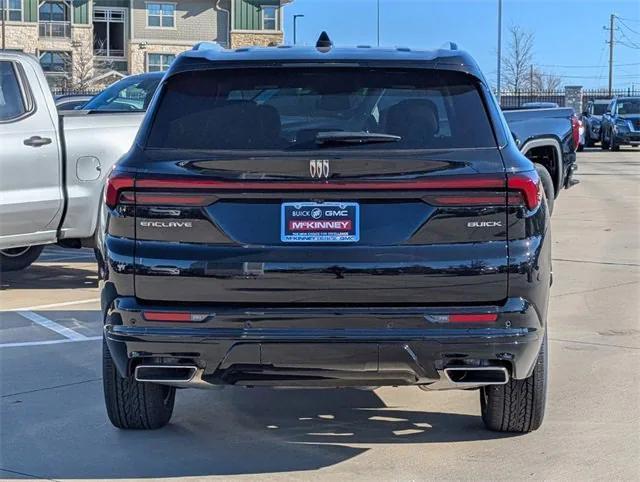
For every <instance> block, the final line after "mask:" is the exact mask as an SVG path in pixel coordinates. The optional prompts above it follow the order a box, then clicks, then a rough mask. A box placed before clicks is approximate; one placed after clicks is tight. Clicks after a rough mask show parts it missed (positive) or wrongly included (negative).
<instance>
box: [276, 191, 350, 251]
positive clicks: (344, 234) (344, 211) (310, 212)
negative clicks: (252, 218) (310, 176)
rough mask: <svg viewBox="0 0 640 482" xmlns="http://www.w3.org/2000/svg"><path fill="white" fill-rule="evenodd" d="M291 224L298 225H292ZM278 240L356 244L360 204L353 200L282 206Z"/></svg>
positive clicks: (284, 204)
mask: <svg viewBox="0 0 640 482" xmlns="http://www.w3.org/2000/svg"><path fill="white" fill-rule="evenodd" d="M318 211H320V214H318ZM292 222H298V223H299V224H297V225H296V224H292ZM340 223H342V225H340ZM344 223H347V224H344ZM280 241H281V242H283V243H320V244H324V243H357V242H358V241H360V204H359V203H357V202H353V201H344V202H342V201H336V202H333V201H332V202H313V201H298V202H286V203H282V204H281V207H280Z"/></svg>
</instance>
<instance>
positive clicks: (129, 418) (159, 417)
mask: <svg viewBox="0 0 640 482" xmlns="http://www.w3.org/2000/svg"><path fill="white" fill-rule="evenodd" d="M102 381H103V387H104V401H105V404H106V406H107V415H108V416H109V420H111V423H112V424H113V425H114V426H115V427H118V428H124V429H156V428H160V427H164V426H165V425H166V424H167V423H169V420H170V419H171V415H172V414H173V405H174V403H175V399H176V389H175V388H174V387H169V386H166V385H158V384H155V383H142V382H138V381H136V380H135V379H134V378H133V376H129V377H126V378H122V377H121V376H120V375H119V374H118V370H117V369H116V367H115V364H114V362H113V359H112V358H111V353H110V352H109V347H108V346H107V342H106V340H105V339H104V337H103V339H102Z"/></svg>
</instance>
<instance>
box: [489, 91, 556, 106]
mask: <svg viewBox="0 0 640 482" xmlns="http://www.w3.org/2000/svg"><path fill="white" fill-rule="evenodd" d="M564 100H565V97H564V91H563V90H562V91H550V92H539V91H516V92H502V93H501V95H500V106H501V107H502V108H503V109H505V110H508V109H518V108H520V107H522V105H523V104H526V103H528V102H555V103H556V104H558V105H559V106H560V107H564Z"/></svg>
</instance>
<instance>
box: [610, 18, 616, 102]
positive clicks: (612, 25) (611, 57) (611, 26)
mask: <svg viewBox="0 0 640 482" xmlns="http://www.w3.org/2000/svg"><path fill="white" fill-rule="evenodd" d="M615 19H616V16H615V14H613V13H612V14H611V18H610V20H609V96H611V91H612V89H613V42H614V40H613V28H614V22H615Z"/></svg>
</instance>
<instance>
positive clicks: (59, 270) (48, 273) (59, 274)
mask: <svg viewBox="0 0 640 482" xmlns="http://www.w3.org/2000/svg"><path fill="white" fill-rule="evenodd" d="M85 262H86V261H85ZM89 263H92V264H87V265H85V266H86V267H82V268H81V267H78V266H75V265H72V264H67V261H65V263H64V264H60V263H56V264H49V263H40V262H38V263H37V264H33V265H31V266H29V267H28V268H27V269H24V270H22V271H9V272H6V273H2V274H0V291H2V290H9V289H30V290H33V289H42V290H52V289H53V290H55V289H70V288H95V287H97V286H98V270H97V267H96V268H93V264H95V263H93V262H92V260H89Z"/></svg>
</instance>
